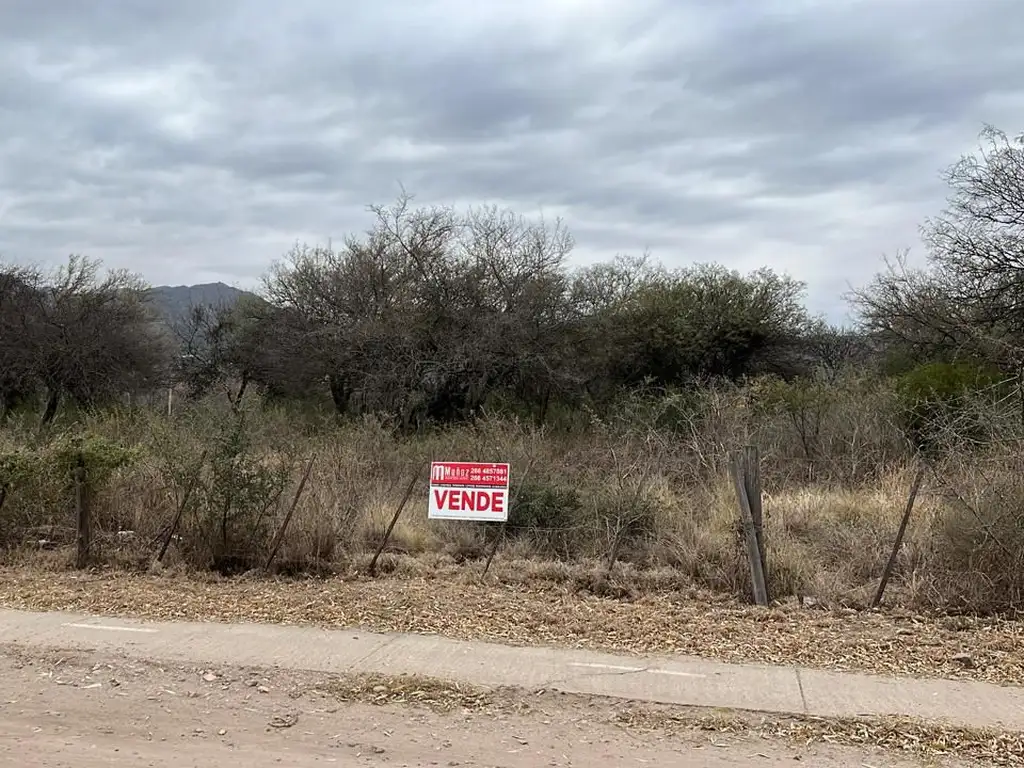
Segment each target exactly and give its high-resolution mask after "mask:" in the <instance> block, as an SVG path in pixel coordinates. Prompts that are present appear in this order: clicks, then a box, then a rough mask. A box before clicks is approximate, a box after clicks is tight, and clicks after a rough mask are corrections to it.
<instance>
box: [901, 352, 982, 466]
mask: <svg viewBox="0 0 1024 768" xmlns="http://www.w3.org/2000/svg"><path fill="white" fill-rule="evenodd" d="M1000 378H1001V377H1000V376H999V373H998V371H995V370H993V369H991V368H989V367H987V366H983V365H978V364H975V363H971V362H957V363H943V362H937V363H929V364H926V365H919V366H917V367H916V368H913V369H911V370H910V371H908V372H906V373H904V374H902V375H900V376H899V377H897V379H896V392H897V396H898V398H899V406H900V414H899V416H900V420H901V424H902V427H903V429H904V431H905V433H906V435H907V437H908V438H909V439H910V440H911V441H912V442H913V443H914V445H915V446H916V447H917V448H918V449H919V450H921V451H925V452H927V453H936V452H940V451H943V450H948V449H952V448H954V447H956V446H957V445H958V444H962V443H963V442H964V441H977V440H981V439H983V438H984V436H985V434H986V432H987V430H988V425H987V424H986V423H985V419H984V418H983V417H982V416H981V415H980V414H979V413H977V412H976V411H975V410H974V409H972V408H971V405H972V403H974V402H976V401H977V400H978V399H979V398H983V397H984V396H985V395H986V394H994V393H995V392H996V391H997V390H998V389H999V383H1000Z"/></svg>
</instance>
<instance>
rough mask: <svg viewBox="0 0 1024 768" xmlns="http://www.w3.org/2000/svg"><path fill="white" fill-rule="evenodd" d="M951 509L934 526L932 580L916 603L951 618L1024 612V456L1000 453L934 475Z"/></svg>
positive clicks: (953, 462)
mask: <svg viewBox="0 0 1024 768" xmlns="http://www.w3.org/2000/svg"><path fill="white" fill-rule="evenodd" d="M934 482H936V483H937V484H938V490H939V492H940V493H941V494H942V499H943V504H944V510H943V514H942V515H941V516H939V517H937V518H936V519H935V520H934V521H933V524H932V527H931V552H930V557H929V568H928V572H927V575H928V579H927V581H926V583H925V584H923V585H921V586H920V587H919V594H918V595H917V600H918V601H919V602H921V603H923V604H926V605H929V606H932V607H936V608H941V609H943V610H947V611H967V612H984V613H989V612H1008V611H1016V610H1019V609H1020V608H1021V606H1022V605H1024V504H1022V499H1024V457H1021V456H1020V455H1019V453H1018V452H1017V451H1009V450H1000V451H998V452H993V453H992V454H990V455H989V456H987V457H984V458H982V457H978V458H976V459H974V460H973V461H972V462H971V463H970V464H967V465H965V463H964V462H963V460H962V459H960V460H948V461H947V462H945V464H944V465H943V466H941V467H940V468H939V471H938V472H936V473H935V480H934Z"/></svg>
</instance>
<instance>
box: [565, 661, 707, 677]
mask: <svg viewBox="0 0 1024 768" xmlns="http://www.w3.org/2000/svg"><path fill="white" fill-rule="evenodd" d="M569 666H570V667H587V668H589V669H607V670H609V671H610V672H649V673H650V674H652V675H670V676H672V677H699V678H703V677H707V675H702V674H700V673H698V672H677V671H675V670H672V669H647V668H646V667H623V666H619V665H618V664H597V663H594V662H582V661H571V662H569Z"/></svg>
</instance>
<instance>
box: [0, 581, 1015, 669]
mask: <svg viewBox="0 0 1024 768" xmlns="http://www.w3.org/2000/svg"><path fill="white" fill-rule="evenodd" d="M0 605H2V606H5V607H9V608H22V609H30V610H66V611H78V612H85V613H93V614H102V615H112V616H125V617H140V618H146V619H155V620H193V621H202V620H215V621H225V622H238V621H248V622H269V623H278V624H312V625H320V626H325V627H362V628H365V629H369V630H375V631H398V632H426V633H436V634H441V635H444V636H447V637H452V638H458V639H485V640H492V641H496V642H501V643H505V644H508V645H539V644H544V645H554V646H563V647H572V648H589V649H595V650H607V651H613V652H618V653H635V654H641V653H643V654H646V653H670V654H687V655H694V656H701V657H705V658H710V659H718V660H723V661H732V662H761V663H768V664H799V665H804V666H811V667H819V668H829V669H839V670H843V669H845V670H857V671H867V672H877V673H884V674H896V675H910V676H920V677H941V678H967V679H975V680H983V681H987V682H994V683H1000V684H1006V685H1019V684H1021V683H1024V624H1022V623H1021V622H1012V621H983V620H978V619H970V618H963V617H925V616H920V615H913V614H910V613H875V612H856V611H853V610H849V609H846V610H829V611H826V610H817V609H807V608H799V607H795V606H793V607H781V608H774V609H757V608H750V607H746V606H741V605H738V604H736V603H734V602H731V601H725V600H722V599H721V598H718V599H715V598H713V597H712V596H709V595H704V594H698V593H690V594H685V593H682V592H671V593H664V594H652V595H646V596H643V597H639V598H636V599H614V598H608V597H598V596H595V595H592V594H583V593H580V592H578V591H576V590H574V589H572V588H570V587H567V586H564V585H556V584H546V583H530V584H499V583H481V582H480V581H479V580H477V579H470V578H462V579H459V578H455V579H449V578H444V579H442V578H437V579H430V578H410V579H403V578H382V579H379V580H369V579H359V578H354V579H340V578H336V579H326V580H321V579H316V580H307V581H284V580H269V579H257V578H240V579H234V580H227V579H197V578H187V577H169V576H164V577H161V576H149V575H137V574H128V573H123V572H114V571H111V572H96V573H84V574H80V573H64V572H43V571H32V570H20V569H0Z"/></svg>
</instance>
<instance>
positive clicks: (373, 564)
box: [369, 470, 420, 576]
mask: <svg viewBox="0 0 1024 768" xmlns="http://www.w3.org/2000/svg"><path fill="white" fill-rule="evenodd" d="M419 479H420V473H419V470H417V471H416V472H414V473H413V476H412V479H411V480H410V481H409V486H408V487H407V488H406V489H405V495H404V496H402V501H401V502H400V503H399V504H398V508H397V509H395V514H393V515H392V516H391V522H390V523H388V527H387V528H386V529H385V530H384V538H382V539H381V540H380V545H379V546H378V547H377V551H376V552H374V553H373V559H371V560H370V568H369V571H370V575H371V576H376V575H377V561H378V560H379V559H380V556H381V554H382V553H383V552H384V547H386V546H387V545H388V539H390V538H391V532H392V531H393V530H395V525H396V524H397V523H398V518H399V517H401V515H402V510H403V509H405V505H406V504H408V503H409V499H411V498H412V492H413V490H415V488H416V481H417V480H419Z"/></svg>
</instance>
